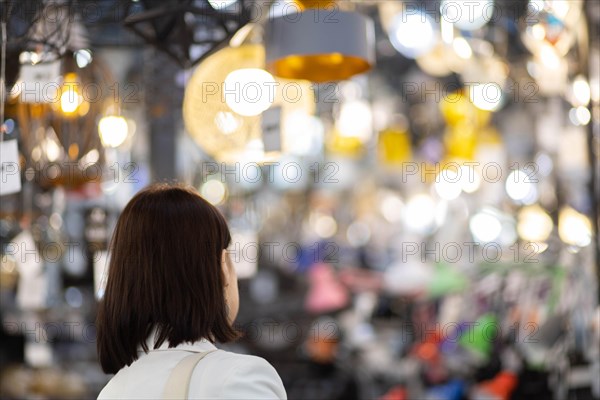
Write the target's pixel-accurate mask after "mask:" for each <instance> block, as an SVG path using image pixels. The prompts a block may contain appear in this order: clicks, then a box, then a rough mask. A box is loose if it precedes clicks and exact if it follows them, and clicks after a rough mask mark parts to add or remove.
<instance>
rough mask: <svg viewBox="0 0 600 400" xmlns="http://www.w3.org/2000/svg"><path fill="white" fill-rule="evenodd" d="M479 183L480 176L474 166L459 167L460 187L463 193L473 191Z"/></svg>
mask: <svg viewBox="0 0 600 400" xmlns="http://www.w3.org/2000/svg"><path fill="white" fill-rule="evenodd" d="M480 185H481V178H480V177H479V174H478V173H477V171H475V168H473V167H472V166H470V165H461V167H460V187H461V188H462V190H463V192H465V193H473V192H475V191H476V190H477V189H479V186H480Z"/></svg>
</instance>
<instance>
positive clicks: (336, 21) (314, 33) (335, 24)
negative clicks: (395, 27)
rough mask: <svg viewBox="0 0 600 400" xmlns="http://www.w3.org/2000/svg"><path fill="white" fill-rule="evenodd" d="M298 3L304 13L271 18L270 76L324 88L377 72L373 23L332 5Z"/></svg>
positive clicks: (314, 1)
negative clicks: (315, 83)
mask: <svg viewBox="0 0 600 400" xmlns="http://www.w3.org/2000/svg"><path fill="white" fill-rule="evenodd" d="M296 3H298V5H299V8H300V10H302V11H300V12H297V13H293V14H285V15H282V16H278V17H275V18H270V19H269V21H268V23H267V25H266V37H265V43H266V46H265V47H266V50H267V69H268V70H269V71H270V72H271V73H272V74H274V75H276V76H279V77H281V78H286V79H304V80H309V81H312V82H318V83H320V82H329V81H339V80H344V79H348V78H350V77H352V76H354V75H357V74H360V73H363V72H366V71H368V70H369V69H371V68H372V67H373V65H374V64H375V46H374V42H375V30H374V27H373V21H372V20H371V19H369V18H368V17H366V16H364V15H361V14H359V13H357V12H352V11H341V10H339V9H338V8H337V6H336V5H335V2H334V1H319V0H301V1H297V2H296ZM332 10H333V11H332Z"/></svg>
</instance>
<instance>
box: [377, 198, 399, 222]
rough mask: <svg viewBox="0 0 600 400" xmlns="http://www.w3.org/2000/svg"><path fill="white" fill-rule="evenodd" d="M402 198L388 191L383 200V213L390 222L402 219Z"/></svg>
mask: <svg viewBox="0 0 600 400" xmlns="http://www.w3.org/2000/svg"><path fill="white" fill-rule="evenodd" d="M403 206H404V204H403V203H402V199H400V197H398V196H397V195H396V194H393V193H387V194H385V195H384V196H383V199H382V200H381V206H380V209H381V214H382V215H383V217H384V218H385V219H386V220H387V221H389V222H398V221H400V220H401V219H402V207H403Z"/></svg>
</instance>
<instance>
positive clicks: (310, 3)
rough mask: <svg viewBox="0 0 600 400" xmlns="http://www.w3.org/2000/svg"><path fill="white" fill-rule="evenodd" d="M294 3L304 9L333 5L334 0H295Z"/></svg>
mask: <svg viewBox="0 0 600 400" xmlns="http://www.w3.org/2000/svg"><path fill="white" fill-rule="evenodd" d="M295 2H296V4H298V6H300V9H302V10H306V9H307V8H321V9H324V8H327V7H332V6H333V7H335V0H295Z"/></svg>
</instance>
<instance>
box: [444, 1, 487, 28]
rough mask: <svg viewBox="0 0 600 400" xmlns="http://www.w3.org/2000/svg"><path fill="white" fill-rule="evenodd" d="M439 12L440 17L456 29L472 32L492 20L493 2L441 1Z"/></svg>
mask: <svg viewBox="0 0 600 400" xmlns="http://www.w3.org/2000/svg"><path fill="white" fill-rule="evenodd" d="M440 11H441V13H442V17H443V18H444V19H445V20H446V21H448V22H451V23H453V24H454V25H456V27H457V28H459V29H462V30H466V31H473V30H476V29H479V28H481V27H483V26H484V25H485V24H487V23H488V22H489V21H490V19H492V14H493V13H494V0H479V1H470V0H442V3H441V4H440Z"/></svg>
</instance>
